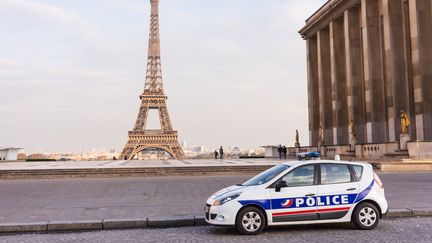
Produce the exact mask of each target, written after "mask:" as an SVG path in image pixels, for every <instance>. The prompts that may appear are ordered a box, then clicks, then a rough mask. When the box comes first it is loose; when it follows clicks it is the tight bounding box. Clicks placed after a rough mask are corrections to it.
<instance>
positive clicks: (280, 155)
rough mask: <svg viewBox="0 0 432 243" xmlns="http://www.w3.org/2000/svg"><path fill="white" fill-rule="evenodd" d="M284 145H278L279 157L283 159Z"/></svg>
mask: <svg viewBox="0 0 432 243" xmlns="http://www.w3.org/2000/svg"><path fill="white" fill-rule="evenodd" d="M282 152H283V151H282V145H280V144H279V147H278V153H279V159H282Z"/></svg>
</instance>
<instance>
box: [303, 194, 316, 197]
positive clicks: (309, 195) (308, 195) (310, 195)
mask: <svg viewBox="0 0 432 243" xmlns="http://www.w3.org/2000/svg"><path fill="white" fill-rule="evenodd" d="M313 196H315V193H310V194H306V195H305V197H313Z"/></svg>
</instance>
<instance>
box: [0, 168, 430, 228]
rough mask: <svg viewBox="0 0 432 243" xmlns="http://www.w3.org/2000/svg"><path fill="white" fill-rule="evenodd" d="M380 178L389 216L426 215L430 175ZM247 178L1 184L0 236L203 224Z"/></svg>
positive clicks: (382, 176) (428, 201)
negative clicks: (214, 204)
mask: <svg viewBox="0 0 432 243" xmlns="http://www.w3.org/2000/svg"><path fill="white" fill-rule="evenodd" d="M380 177H381V179H382V180H383V182H384V185H385V190H386V196H387V199H388V201H389V204H390V207H391V209H392V211H391V214H390V216H411V215H415V214H422V215H431V213H432V207H431V206H430V195H429V193H428V192H430V191H432V174H431V173H406V174H403V173H401V174H390V173H384V174H380ZM247 179H248V176H207V177H152V178H125V179H81V180H25V181H0V196H1V200H0V212H1V213H0V232H2V231H3V232H8V231H14V232H15V231H17V230H19V229H21V231H32V230H30V229H32V227H33V229H36V228H37V229H39V230H40V231H48V230H67V229H68V230H74V229H75V230H76V229H102V228H105V229H108V228H122V227H132V228H134V227H147V226H154V227H156V226H176V225H177V226H178V225H182V226H191V225H202V224H203V223H204V221H203V216H202V215H203V205H204V203H205V201H206V199H207V198H208V197H209V196H210V195H211V194H212V193H213V192H215V191H217V190H219V189H221V188H223V187H226V186H229V185H232V184H237V183H242V182H244V181H245V180H247ZM76 223H78V224H76ZM1 225H3V226H1ZM17 225H18V228H17ZM29 227H30V228H29ZM33 231H34V230H33Z"/></svg>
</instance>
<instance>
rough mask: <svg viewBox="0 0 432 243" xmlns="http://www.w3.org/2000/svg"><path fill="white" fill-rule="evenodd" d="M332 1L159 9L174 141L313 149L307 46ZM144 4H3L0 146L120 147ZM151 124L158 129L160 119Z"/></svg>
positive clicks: (133, 112) (134, 84)
mask: <svg viewBox="0 0 432 243" xmlns="http://www.w3.org/2000/svg"><path fill="white" fill-rule="evenodd" d="M324 2H325V0H234V1H233V0H217V1H216V0H213V1H210V0H207V1H202V0H161V1H160V28H161V45H162V70H163V81H164V88H165V93H166V95H167V96H168V110H169V113H170V117H171V122H172V124H173V127H174V129H176V130H178V132H179V140H180V141H186V142H187V144H188V145H190V146H193V145H204V146H206V147H208V148H209V149H213V148H216V147H218V146H220V145H224V146H226V147H228V146H239V147H240V148H242V149H244V148H253V147H258V146H262V145H270V144H271V145H275V144H289V143H292V142H293V141H294V140H295V130H296V129H298V130H299V132H300V140H301V143H302V145H307V143H308V120H307V119H308V118H307V112H308V109H307V69H306V43H305V41H304V40H302V39H301V37H300V36H299V34H298V33H297V32H298V30H299V29H300V28H301V27H302V26H303V25H304V21H305V20H306V19H307V18H308V17H309V16H310V15H311V14H313V13H314V12H315V11H316V10H317V9H318V8H319V7H320V6H321V5H322V4H324ZM149 11H150V1H148V0H86V1H65V0H0V36H1V37H0V147H11V146H13V147H21V148H24V149H25V151H26V152H33V153H36V152H79V151H83V150H88V149H91V148H108V149H111V148H113V149H118V150H121V149H122V148H123V146H124V144H125V143H126V141H127V132H128V131H129V130H131V129H132V128H133V125H134V123H135V119H136V117H137V114H138V109H139V105H140V100H139V95H140V94H141V93H142V91H143V88H144V78H145V67H146V60H147V48H148V31H149V19H150V13H149ZM149 119H150V121H149V127H156V125H155V124H157V120H156V119H155V117H150V118H149Z"/></svg>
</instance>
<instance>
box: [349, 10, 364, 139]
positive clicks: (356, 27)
mask: <svg viewBox="0 0 432 243" xmlns="http://www.w3.org/2000/svg"><path fill="white" fill-rule="evenodd" d="M344 16H345V17H344V21H345V49H346V52H345V54H346V79H347V88H348V101H347V102H348V120H349V121H351V120H352V121H354V130H355V133H356V135H357V142H358V143H366V139H365V129H364V128H365V124H366V123H365V101H364V87H363V75H362V72H363V70H362V67H363V64H362V40H361V27H360V8H358V7H355V8H351V9H348V10H346V11H345V14H344ZM350 139H351V138H350Z"/></svg>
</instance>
